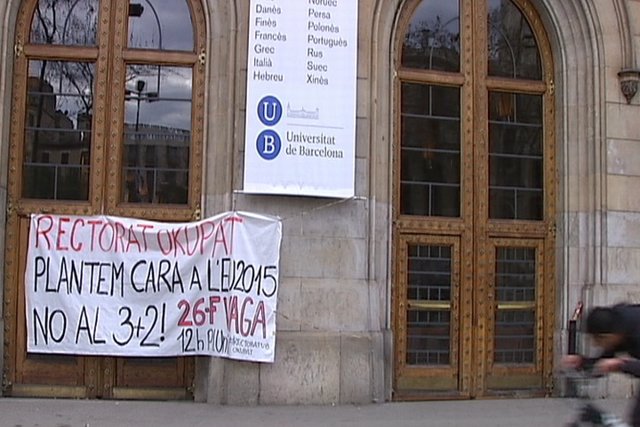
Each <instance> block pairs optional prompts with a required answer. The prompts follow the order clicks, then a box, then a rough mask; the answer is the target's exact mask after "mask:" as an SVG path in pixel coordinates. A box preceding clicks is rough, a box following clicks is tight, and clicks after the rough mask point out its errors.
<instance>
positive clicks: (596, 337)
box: [562, 304, 640, 427]
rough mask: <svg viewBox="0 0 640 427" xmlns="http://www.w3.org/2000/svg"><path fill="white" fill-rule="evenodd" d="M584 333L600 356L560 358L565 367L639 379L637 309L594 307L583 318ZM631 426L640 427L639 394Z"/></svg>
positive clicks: (639, 320) (639, 319) (639, 310)
mask: <svg viewBox="0 0 640 427" xmlns="http://www.w3.org/2000/svg"><path fill="white" fill-rule="evenodd" d="M586 332H587V333H588V334H589V335H590V337H591V339H592V341H593V343H594V344H595V345H596V346H597V347H599V348H600V349H601V353H600V355H599V356H597V357H594V358H588V357H584V356H580V355H575V354H570V355H566V356H564V357H563V358H562V363H563V365H564V366H565V367H568V368H574V369H587V370H588V369H593V370H594V371H595V372H597V373H602V374H606V373H610V372H623V373H626V374H629V375H632V376H634V377H638V378H640V305H632V304H617V305H614V306H611V307H594V308H593V309H591V310H590V311H589V313H588V315H587V318H586ZM631 425H632V426H633V427H640V394H639V395H638V396H636V401H635V404H634V406H633V409H632V412H631Z"/></svg>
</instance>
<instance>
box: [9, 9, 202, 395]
mask: <svg viewBox="0 0 640 427" xmlns="http://www.w3.org/2000/svg"><path fill="white" fill-rule="evenodd" d="M178 28H179V29H180V30H179V31H177V29H178ZM189 29H192V31H189ZM204 40H205V37H204V19H203V11H202V7H201V5H200V3H199V2H198V1H191V0H179V1H176V0H148V1H147V0H145V1H143V2H139V3H136V2H129V1H127V0H111V1H106V0H78V1H75V2H58V1H53V0H27V1H25V2H24V4H23V5H22V8H21V10H20V13H19V16H18V21H17V31H16V45H15V53H16V56H15V58H14V60H15V63H14V64H15V65H14V85H13V88H14V90H13V93H14V96H13V101H12V102H13V109H12V130H11V145H10V166H9V167H10V172H9V189H8V193H9V194H8V199H9V203H8V210H7V235H6V251H5V258H6V269H5V271H6V280H5V299H4V302H5V315H6V319H7V328H8V329H7V333H6V334H5V351H4V357H5V371H6V373H5V377H6V381H5V393H6V394H7V395H12V396H59V397H96V398H117V399H121V398H130V399H151V398H152V399H184V398H190V397H191V396H192V383H193V375H194V360H193V358H184V357H181V358H175V357H166V358H136V357H117V358H114V357H87V356H74V355H49V354H31V353H27V351H26V342H25V341H26V330H25V329H26V328H25V313H24V309H25V301H24V294H25V293H24V286H25V284H24V280H23V277H24V270H25V261H26V251H27V236H28V231H29V230H28V228H29V217H30V215H31V214H32V213H53V214H71V215H74V214H75V215H95V214H108V215H118V216H126V217H135V218H145V219H151V220H163V221H190V220H193V219H198V218H199V215H200V205H199V203H200V202H199V201H200V198H201V194H202V191H201V180H202V139H203V120H202V116H203V108H204V87H203V86H204V83H203V79H204V64H203V61H202V58H203V55H204V53H203V52H204Z"/></svg>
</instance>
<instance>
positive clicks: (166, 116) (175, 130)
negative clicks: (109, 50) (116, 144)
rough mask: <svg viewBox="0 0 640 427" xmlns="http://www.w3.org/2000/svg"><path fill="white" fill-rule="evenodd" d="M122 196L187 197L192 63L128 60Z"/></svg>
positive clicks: (143, 199) (182, 200)
mask: <svg viewBox="0 0 640 427" xmlns="http://www.w3.org/2000/svg"><path fill="white" fill-rule="evenodd" d="M127 76H129V77H128V80H127V86H126V89H125V124H124V149H123V159H122V161H123V166H122V168H123V169H122V177H123V185H122V200H123V201H125V202H129V203H171V204H186V203H188V184H189V158H190V152H191V150H190V147H191V96H192V90H191V88H192V69H191V68H183V67H164V66H162V67H158V66H142V65H130V66H128V67H127Z"/></svg>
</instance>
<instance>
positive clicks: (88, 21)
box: [30, 0, 99, 46]
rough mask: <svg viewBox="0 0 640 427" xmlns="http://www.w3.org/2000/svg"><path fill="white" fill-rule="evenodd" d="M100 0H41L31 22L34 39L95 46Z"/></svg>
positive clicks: (34, 41) (52, 42)
mask: <svg viewBox="0 0 640 427" xmlns="http://www.w3.org/2000/svg"><path fill="white" fill-rule="evenodd" d="M98 10H99V9H98V0H75V1H59V0H40V1H39V2H38V6H37V7H36V10H35V13H34V16H33V20H32V23H31V37H30V40H31V43H35V44H60V45H77V46H95V45H96V44H97V43H96V40H97V34H98Z"/></svg>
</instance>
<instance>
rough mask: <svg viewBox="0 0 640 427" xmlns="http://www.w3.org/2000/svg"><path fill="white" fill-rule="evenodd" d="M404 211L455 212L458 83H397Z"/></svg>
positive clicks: (457, 213)
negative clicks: (398, 86) (441, 84)
mask: <svg viewBox="0 0 640 427" xmlns="http://www.w3.org/2000/svg"><path fill="white" fill-rule="evenodd" d="M400 176H401V177H400V179H401V183H400V192H401V194H400V203H401V213H402V214H403V215H423V216H441V217H459V216H460V89H459V88H454V87H444V86H431V85H423V84H416V83H403V84H402V142H401V171H400Z"/></svg>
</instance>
